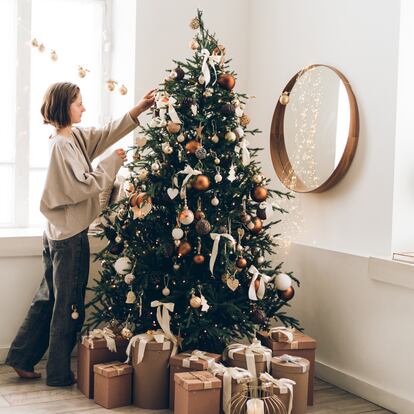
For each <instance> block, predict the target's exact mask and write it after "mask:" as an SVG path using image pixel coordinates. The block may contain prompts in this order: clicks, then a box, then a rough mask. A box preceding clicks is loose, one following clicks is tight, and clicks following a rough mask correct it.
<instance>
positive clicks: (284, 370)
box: [271, 354, 310, 414]
mask: <svg viewBox="0 0 414 414" xmlns="http://www.w3.org/2000/svg"><path fill="white" fill-rule="evenodd" d="M271 365H272V370H271V374H272V376H273V377H274V378H287V379H290V380H292V381H294V382H295V385H294V386H293V404H292V414H304V413H306V407H307V402H308V383H309V366H310V364H309V361H308V360H307V359H305V358H301V357H295V356H292V355H288V354H283V355H282V356H280V357H273V358H272V363H271Z"/></svg>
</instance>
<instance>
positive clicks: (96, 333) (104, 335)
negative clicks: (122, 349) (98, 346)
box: [82, 328, 116, 352]
mask: <svg viewBox="0 0 414 414" xmlns="http://www.w3.org/2000/svg"><path fill="white" fill-rule="evenodd" d="M94 339H105V341H106V347H107V348H108V349H109V350H110V351H111V352H116V342H115V334H114V333H113V332H112V331H111V330H110V329H109V328H103V329H93V330H92V331H90V332H89V335H85V336H83V337H82V344H83V345H85V346H87V347H89V348H91V349H94V346H95V344H94V342H93V341H94Z"/></svg>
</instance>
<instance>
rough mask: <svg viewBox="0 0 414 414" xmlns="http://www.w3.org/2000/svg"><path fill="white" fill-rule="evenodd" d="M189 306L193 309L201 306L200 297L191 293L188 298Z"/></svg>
mask: <svg viewBox="0 0 414 414" xmlns="http://www.w3.org/2000/svg"><path fill="white" fill-rule="evenodd" d="M190 306H191V307H192V308H194V309H197V308H199V307H200V306H201V298H199V297H198V296H195V295H193V296H192V297H191V299H190Z"/></svg>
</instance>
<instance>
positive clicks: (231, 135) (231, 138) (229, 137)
mask: <svg viewBox="0 0 414 414" xmlns="http://www.w3.org/2000/svg"><path fill="white" fill-rule="evenodd" d="M224 138H225V139H226V141H228V142H234V141H236V138H237V137H236V134H235V133H234V132H233V131H228V132H226V135H225V136H224Z"/></svg>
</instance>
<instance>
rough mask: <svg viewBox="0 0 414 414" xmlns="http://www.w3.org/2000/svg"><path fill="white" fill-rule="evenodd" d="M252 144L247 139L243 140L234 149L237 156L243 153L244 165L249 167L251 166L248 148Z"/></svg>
mask: <svg viewBox="0 0 414 414" xmlns="http://www.w3.org/2000/svg"><path fill="white" fill-rule="evenodd" d="M249 144H250V142H249V141H247V139H245V138H243V139H241V140H240V141H239V143H238V144H237V145H236V146H235V147H234V150H235V151H236V153H237V154H239V153H240V152H241V157H242V164H243V165H244V166H245V167H247V166H248V165H249V164H250V152H249V149H248V148H247V146H248V145H249Z"/></svg>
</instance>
